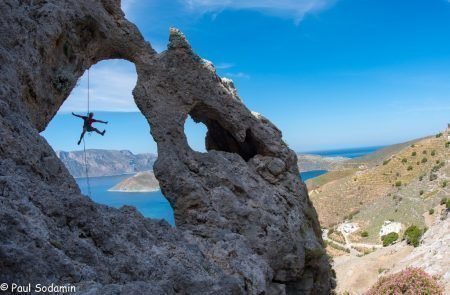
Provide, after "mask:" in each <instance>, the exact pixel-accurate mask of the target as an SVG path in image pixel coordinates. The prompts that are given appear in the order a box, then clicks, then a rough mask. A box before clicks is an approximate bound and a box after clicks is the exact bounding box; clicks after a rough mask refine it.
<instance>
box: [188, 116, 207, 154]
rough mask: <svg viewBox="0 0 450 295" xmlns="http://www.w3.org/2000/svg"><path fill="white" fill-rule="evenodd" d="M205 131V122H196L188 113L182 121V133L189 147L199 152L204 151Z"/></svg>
mask: <svg viewBox="0 0 450 295" xmlns="http://www.w3.org/2000/svg"><path fill="white" fill-rule="evenodd" d="M206 132H208V128H206V126H205V124H203V123H201V122H200V123H196V122H195V121H194V120H193V119H192V118H191V116H189V115H188V117H187V119H186V121H185V123H184V134H186V138H187V141H188V144H189V146H190V147H191V149H193V150H194V151H197V152H201V153H204V152H206V148H205V140H206Z"/></svg>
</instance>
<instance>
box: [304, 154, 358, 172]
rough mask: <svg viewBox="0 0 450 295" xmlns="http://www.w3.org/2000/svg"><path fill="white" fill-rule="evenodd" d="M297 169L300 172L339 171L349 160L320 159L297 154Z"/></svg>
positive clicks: (319, 157)
mask: <svg viewBox="0 0 450 295" xmlns="http://www.w3.org/2000/svg"><path fill="white" fill-rule="evenodd" d="M297 159H298V161H297V163H298V169H299V170H300V172H305V171H311V170H326V171H333V170H338V169H341V168H342V166H343V165H344V164H345V163H346V162H347V161H348V160H350V159H349V158H345V157H322V156H318V155H310V154H297Z"/></svg>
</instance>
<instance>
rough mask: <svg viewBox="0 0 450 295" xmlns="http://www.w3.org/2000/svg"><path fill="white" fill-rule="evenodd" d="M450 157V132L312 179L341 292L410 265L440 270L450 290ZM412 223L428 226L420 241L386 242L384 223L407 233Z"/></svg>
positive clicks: (355, 290)
mask: <svg viewBox="0 0 450 295" xmlns="http://www.w3.org/2000/svg"><path fill="white" fill-rule="evenodd" d="M449 161H450V144H449V143H448V141H447V136H446V134H445V133H444V134H443V135H441V134H438V135H436V136H432V137H428V138H424V139H419V140H415V141H412V142H408V143H405V144H401V145H395V146H392V147H388V148H386V149H384V150H381V151H377V152H376V153H374V154H371V155H367V156H365V157H362V158H357V159H352V160H350V161H347V162H345V165H344V166H342V168H341V169H340V170H336V171H332V172H330V173H327V174H325V175H322V176H319V177H317V178H315V179H311V180H308V181H307V184H308V187H309V188H310V194H311V196H312V201H313V203H314V204H315V206H316V208H317V209H318V212H319V218H320V219H321V220H322V224H323V226H324V227H326V228H325V229H324V231H323V238H324V240H326V241H327V244H328V247H327V252H328V253H329V254H330V255H331V256H333V257H334V264H333V267H334V269H335V271H336V274H337V282H338V284H337V286H338V287H337V291H338V292H340V293H344V292H348V293H349V294H363V293H364V292H365V291H367V290H368V289H369V288H370V287H371V285H373V284H374V283H375V282H376V281H377V280H378V278H379V277H380V276H383V275H386V274H392V273H395V272H398V271H400V270H402V269H405V268H406V267H410V266H412V267H421V268H423V269H424V270H425V271H426V272H428V273H429V274H431V275H436V276H437V277H438V279H439V280H440V282H441V283H442V284H444V285H445V287H446V290H447V292H448V290H449V287H450V285H449V280H448V278H449V276H450V272H449V271H450V269H449V268H448V265H450V260H449V258H448V257H449V254H450V253H449V251H450V247H449V245H450V243H449V241H448V239H449V238H450V227H449V222H448V217H447V215H448V210H445V206H444V205H440V204H441V203H442V200H445V199H446V198H448V197H449V196H450V188H449V185H448V183H449V182H450V165H449V164H450V162H449ZM352 163H355V164H356V165H352ZM411 225H415V226H417V227H419V229H421V230H422V231H423V230H425V229H426V228H428V229H427V231H426V233H425V235H424V236H423V238H422V241H421V243H420V244H419V246H418V247H417V248H413V247H412V246H410V245H407V244H406V242H401V241H400V240H399V241H398V242H397V243H396V244H394V245H392V246H389V247H382V245H381V242H382V241H381V236H380V235H381V234H382V233H381V232H382V231H381V229H384V231H385V232H384V233H383V234H387V232H386V230H387V231H395V232H398V234H399V237H400V239H401V238H402V237H403V235H404V232H405V230H406V229H407V228H408V227H409V226H411ZM389 228H391V229H390V230H389ZM394 228H395V229H394ZM397 228H398V230H397ZM363 233H364V234H363Z"/></svg>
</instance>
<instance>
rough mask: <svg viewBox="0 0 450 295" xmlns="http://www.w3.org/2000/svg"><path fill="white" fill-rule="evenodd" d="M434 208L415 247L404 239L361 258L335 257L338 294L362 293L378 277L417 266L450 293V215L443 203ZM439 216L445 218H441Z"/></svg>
mask: <svg viewBox="0 0 450 295" xmlns="http://www.w3.org/2000/svg"><path fill="white" fill-rule="evenodd" d="M436 211H437V212H436V215H435V216H434V218H433V219H434V220H433V223H432V225H431V226H430V228H429V229H428V230H427V232H426V233H425V234H424V236H423V238H422V241H421V244H420V245H419V246H418V247H417V248H414V247H412V246H410V245H407V244H406V242H404V241H403V242H400V243H397V244H394V245H392V246H389V247H385V248H381V249H379V250H376V251H374V252H372V253H370V254H368V255H365V256H361V257H355V256H352V255H343V256H339V257H335V258H334V264H333V267H334V269H335V270H336V275H337V281H338V287H337V291H338V293H344V292H348V294H363V293H364V292H365V291H367V290H368V289H369V288H370V287H371V286H372V285H373V284H374V283H375V282H376V281H377V280H378V279H379V277H381V276H385V275H389V274H394V273H397V272H399V271H401V270H403V269H405V268H407V267H420V268H423V269H424V270H425V271H426V272H427V273H429V274H430V275H432V276H436V277H437V278H438V281H439V282H440V283H441V284H442V285H443V286H444V287H445V292H446V293H445V294H450V268H449V265H450V218H449V217H448V211H445V209H444V207H443V206H441V207H439V208H436ZM441 212H442V213H443V214H442V215H441ZM441 216H445V218H443V219H441Z"/></svg>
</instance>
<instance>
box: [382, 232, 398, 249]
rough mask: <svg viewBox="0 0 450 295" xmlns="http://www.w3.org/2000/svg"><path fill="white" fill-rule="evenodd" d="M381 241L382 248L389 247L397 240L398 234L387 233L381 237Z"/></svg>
mask: <svg viewBox="0 0 450 295" xmlns="http://www.w3.org/2000/svg"><path fill="white" fill-rule="evenodd" d="M381 240H382V241H383V247H387V246H389V245H392V244H394V242H395V241H397V240H398V233H394V232H392V233H388V234H387V235H385V236H382V237H381Z"/></svg>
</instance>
